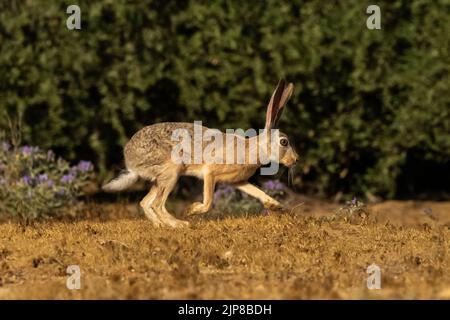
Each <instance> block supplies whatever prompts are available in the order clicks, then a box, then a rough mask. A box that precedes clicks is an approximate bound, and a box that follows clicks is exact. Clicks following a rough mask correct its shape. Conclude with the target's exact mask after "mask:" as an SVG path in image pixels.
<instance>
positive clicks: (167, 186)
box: [152, 170, 189, 228]
mask: <svg viewBox="0 0 450 320" xmlns="http://www.w3.org/2000/svg"><path fill="white" fill-rule="evenodd" d="M178 177H179V174H178V172H176V171H175V172H174V171H171V170H167V171H166V172H164V173H163V174H161V175H160V176H158V178H157V180H156V184H155V187H156V190H157V191H156V197H155V201H154V202H153V204H152V207H153V208H154V210H155V211H156V214H157V215H158V217H159V219H161V221H162V222H163V223H164V224H166V225H168V226H170V227H173V228H179V227H187V226H189V222H187V221H183V220H178V219H176V218H175V217H174V216H172V215H171V214H170V213H169V212H168V211H167V209H166V201H167V198H168V197H169V194H170V193H171V192H172V190H173V188H174V187H175V184H176V183H177V181H178Z"/></svg>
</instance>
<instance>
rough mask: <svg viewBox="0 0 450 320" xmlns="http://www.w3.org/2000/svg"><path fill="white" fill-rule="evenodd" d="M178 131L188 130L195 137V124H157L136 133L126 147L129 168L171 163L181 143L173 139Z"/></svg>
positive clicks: (126, 159) (126, 161) (125, 153)
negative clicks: (171, 158)
mask: <svg viewBox="0 0 450 320" xmlns="http://www.w3.org/2000/svg"><path fill="white" fill-rule="evenodd" d="M203 128H204V129H207V128H205V127H203ZM177 129H179V130H186V131H187V132H188V134H190V135H191V137H193V136H194V124H193V123H188V122H162V123H156V124H152V125H150V126H147V127H144V128H142V129H141V130H139V131H138V132H136V133H135V134H134V136H133V137H131V139H130V141H129V142H128V143H127V144H126V145H125V150H124V155H125V163H126V166H127V168H129V169H137V168H139V167H142V166H144V167H149V166H152V165H161V164H163V163H165V162H167V161H169V160H170V157H171V153H172V149H173V147H174V146H175V145H177V144H178V143H179V141H176V140H174V139H173V138H172V135H173V132H175V130H177Z"/></svg>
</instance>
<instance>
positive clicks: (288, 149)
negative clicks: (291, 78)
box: [265, 80, 299, 167]
mask: <svg viewBox="0 0 450 320" xmlns="http://www.w3.org/2000/svg"><path fill="white" fill-rule="evenodd" d="M293 91H294V85H293V84H292V83H289V84H287V85H286V82H285V81H284V80H280V82H278V85H277V87H276V89H275V91H274V92H273V94H272V97H271V98H270V102H269V105H268V106H267V115H266V125H265V130H266V132H267V133H269V132H270V131H272V130H271V129H276V126H277V123H278V120H279V119H280V117H281V114H282V112H283V109H284V107H285V105H286V103H287V102H288V100H289V98H290V97H291V95H292V92H293ZM267 136H268V137H270V138H269V139H268V140H266V142H265V143H268V147H269V148H270V149H269V150H270V153H269V154H270V156H269V157H270V158H271V160H273V161H277V162H279V163H282V164H283V165H285V166H287V167H292V166H294V165H295V163H296V162H297V160H298V159H299V155H298V154H297V152H295V150H294V148H293V145H292V144H291V141H289V138H288V136H287V135H286V134H285V133H283V132H280V131H277V132H275V134H268V135H267ZM273 148H276V150H272V149H273Z"/></svg>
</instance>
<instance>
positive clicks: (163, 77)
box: [0, 0, 450, 197]
mask: <svg viewBox="0 0 450 320" xmlns="http://www.w3.org/2000/svg"><path fill="white" fill-rule="evenodd" d="M70 4H72V2H67V1H44V0H37V1H17V0H11V1H2V2H1V3H0V108H1V110H8V111H9V113H10V114H13V113H15V112H17V111H19V112H20V113H22V114H23V118H24V122H25V132H24V138H25V140H26V141H27V142H28V143H30V144H39V145H40V146H42V147H44V148H52V149H55V150H56V151H57V152H59V153H61V154H63V155H65V157H66V158H68V159H71V160H73V159H77V158H88V159H89V160H91V161H93V162H95V163H96V165H97V164H98V166H99V168H100V170H101V171H102V172H103V173H105V172H107V171H106V170H110V169H111V168H112V166H113V165H115V166H117V167H119V166H121V161H122V154H121V152H122V151H121V147H122V146H123V144H124V143H125V142H126V141H127V138H129V137H130V136H131V135H132V134H133V133H134V132H135V131H136V130H137V129H139V128H141V127H142V126H144V125H146V124H150V123H154V122H158V121H165V120H171V121H193V120H194V119H196V120H203V122H204V124H205V125H207V126H210V127H218V128H221V129H224V128H235V127H242V128H248V127H256V128H258V127H261V126H262V124H263V121H264V112H265V106H266V103H267V100H268V98H269V96H270V93H271V91H272V90H273V87H274V85H275V84H276V82H277V80H278V79H279V78H281V77H286V78H287V79H288V80H289V81H293V82H294V83H295V85H296V90H295V94H294V97H293V99H292V101H291V102H290V103H289V105H288V108H287V111H286V114H285V115H284V117H283V118H282V121H281V126H282V129H283V130H284V131H286V132H287V133H289V134H290V135H291V136H292V137H293V140H294V141H295V143H296V146H297V148H298V149H299V151H300V153H301V155H302V157H303V160H302V163H301V166H300V170H299V172H298V174H299V177H300V179H297V180H296V185H297V186H298V187H303V190H309V191H312V192H320V193H323V194H334V193H337V192H344V193H354V194H365V193H366V192H371V193H375V194H379V195H382V196H388V197H392V196H396V195H399V194H402V193H404V192H409V191H412V192H416V191H421V187H420V186H421V185H423V184H424V185H427V184H429V186H430V187H438V188H441V187H442V186H439V185H436V184H435V181H438V180H439V179H446V178H448V177H449V176H450V173H449V172H450V165H449V159H450V96H449V94H448V90H449V88H450V77H449V66H450V54H449V50H450V38H449V36H448V31H449V30H450V14H449V11H450V3H449V2H448V1H447V0H436V1H429V0H393V1H391V0H389V1H388V0H384V1H377V4H378V5H379V6H380V7H381V17H382V18H381V25H382V29H381V30H368V29H367V28H366V19H367V17H368V15H367V14H366V8H367V6H368V5H370V4H372V2H366V1H360V0H346V1H337V0H336V1H319V0H315V1H313V0H309V1H300V0H290V1H279V0H266V1H230V0H214V1H177V0H166V1H160V0H145V1H144V0H143V1H125V0H118V1H107V0H104V1H87V0H80V1H78V5H79V6H80V7H81V26H82V29H81V30H79V31H77V30H74V31H69V30H68V29H67V28H66V19H67V17H68V14H66V8H67V6H68V5H70ZM6 125H7V124H6V121H5V120H4V119H3V117H0V128H6ZM436 168H439V170H437V171H436ZM447 180H448V179H447ZM406 186H410V187H411V186H414V188H416V189H414V188H413V189H407V188H406ZM445 186H446V188H447V190H448V184H445ZM441 189H442V188H441Z"/></svg>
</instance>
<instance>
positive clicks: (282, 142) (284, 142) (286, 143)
mask: <svg viewBox="0 0 450 320" xmlns="http://www.w3.org/2000/svg"><path fill="white" fill-rule="evenodd" d="M280 144H281V145H282V146H283V147H287V146H288V144H289V141H288V139H286V138H281V139H280Z"/></svg>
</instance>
